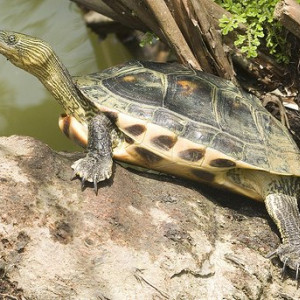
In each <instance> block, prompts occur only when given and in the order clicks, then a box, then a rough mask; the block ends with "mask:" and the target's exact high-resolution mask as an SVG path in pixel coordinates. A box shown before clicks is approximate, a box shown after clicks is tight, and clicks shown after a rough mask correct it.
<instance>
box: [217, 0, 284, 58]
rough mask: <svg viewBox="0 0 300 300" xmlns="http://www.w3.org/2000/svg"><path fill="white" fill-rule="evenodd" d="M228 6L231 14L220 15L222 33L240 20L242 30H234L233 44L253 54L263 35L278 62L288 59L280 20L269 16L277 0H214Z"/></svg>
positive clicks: (235, 25)
mask: <svg viewBox="0 0 300 300" xmlns="http://www.w3.org/2000/svg"><path fill="white" fill-rule="evenodd" d="M215 2H216V3H218V4H219V5H221V6H222V7H223V8H225V9H226V10H228V11H229V12H230V13H231V14H232V16H231V17H228V16H226V15H223V17H222V18H221V19H220V28H221V32H222V34H224V35H226V34H228V33H229V32H231V31H233V30H234V29H236V28H237V27H238V26H239V25H240V24H244V25H245V26H244V27H245V33H239V34H237V38H236V40H235V41H234V44H235V46H236V47H237V48H239V49H240V50H241V52H243V53H246V55H247V57H256V56H257V49H258V47H259V46H260V45H261V42H262V39H264V42H265V45H266V46H267V48H268V49H269V52H270V54H272V55H274V56H275V58H276V59H277V61H278V62H283V63H287V62H288V61H289V53H288V52H289V51H288V50H287V49H288V48H289V47H288V45H287V42H286V39H285V33H284V30H283V28H282V26H281V25H280V23H279V22H278V21H276V20H274V18H273V13H274V8H275V5H276V3H277V2H278V0H258V1H255V0H236V1H235V0H215Z"/></svg>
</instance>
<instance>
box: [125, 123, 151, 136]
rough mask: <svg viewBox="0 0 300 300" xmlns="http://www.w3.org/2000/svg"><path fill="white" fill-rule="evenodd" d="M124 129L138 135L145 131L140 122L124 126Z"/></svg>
mask: <svg viewBox="0 0 300 300" xmlns="http://www.w3.org/2000/svg"><path fill="white" fill-rule="evenodd" d="M124 131H126V132H127V133H129V134H131V135H134V136H139V135H140V134H142V133H144V132H145V131H146V127H145V126H144V125H142V124H135V125H131V126H128V127H126V128H124Z"/></svg>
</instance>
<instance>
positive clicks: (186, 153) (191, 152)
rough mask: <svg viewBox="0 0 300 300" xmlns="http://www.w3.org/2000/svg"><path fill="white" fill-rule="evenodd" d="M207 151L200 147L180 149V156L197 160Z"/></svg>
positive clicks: (187, 159)
mask: <svg viewBox="0 0 300 300" xmlns="http://www.w3.org/2000/svg"><path fill="white" fill-rule="evenodd" d="M204 154H205V151H204V150H200V149H187V150H183V151H180V152H179V153H178V156H179V157H180V158H181V159H183V160H186V161H190V162H196V161H198V160H200V159H201V158H203V157H204Z"/></svg>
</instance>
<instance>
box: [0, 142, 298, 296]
mask: <svg viewBox="0 0 300 300" xmlns="http://www.w3.org/2000/svg"><path fill="white" fill-rule="evenodd" d="M0 152H1V153H0V299H38V300H40V299H41V300H47V299H51V300H53V299H54V300H55V299H71V300H73V299H74V300H75V299H76V300H77V299H80V300H81V299H82V300H86V299H87V300H93V299H112V300H126V299H130V300H134V299H138V300H139V299H143V300H148V299H177V300H179V299H180V300H188V299H299V297H300V291H299V290H298V289H297V284H296V282H295V281H294V280H293V279H292V278H291V276H294V274H288V275H287V276H286V278H285V279H284V280H283V279H282V278H281V275H280V267H281V265H280V263H278V261H277V260H274V261H273V262H271V261H269V260H268V259H266V258H265V257H264V256H265V255H266V254H267V253H268V252H270V251H272V250H273V249H275V247H276V246H277V245H278V243H279V238H278V236H277V232H276V229H275V227H274V226H273V224H272V223H271V221H270V219H269V217H268V215H267V214H266V211H265V209H264V206H263V205H262V204H260V203H255V202H254V201H251V200H249V199H245V198H242V197H240V196H236V195H233V194H230V193H226V192H223V191H222V192H220V191H217V190H215V189H212V188H207V187H204V186H201V187H199V186H198V187H197V186H196V185H194V184H193V183H188V182H184V181H181V180H178V179H173V178H170V177H167V176H158V175H151V176H150V175H149V174H148V175H147V174H146V175H145V174H142V173H138V172H136V171H129V170H126V169H124V168H122V167H120V166H116V168H115V172H114V176H113V178H112V180H110V181H109V182H108V183H103V184H101V186H100V190H99V193H98V196H96V195H95V194H94V192H93V189H92V188H86V189H85V190H84V191H81V188H80V182H79V181H78V180H73V181H70V177H71V175H72V171H71V168H70V165H71V164H72V162H73V161H75V160H76V159H78V156H79V154H67V153H57V152H54V151H53V150H51V149H50V148H49V147H48V146H46V145H45V144H43V143H41V142H39V141H36V140H34V139H32V138H27V137H18V136H12V137H8V138H6V137H3V138H0ZM270 225H271V226H270ZM9 297H11V298H9Z"/></svg>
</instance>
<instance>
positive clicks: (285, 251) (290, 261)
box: [265, 193, 300, 279]
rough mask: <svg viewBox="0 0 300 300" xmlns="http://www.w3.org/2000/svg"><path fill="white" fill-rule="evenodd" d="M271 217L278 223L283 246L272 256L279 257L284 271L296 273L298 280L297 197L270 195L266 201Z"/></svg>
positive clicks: (299, 236) (299, 228)
mask: <svg viewBox="0 0 300 300" xmlns="http://www.w3.org/2000/svg"><path fill="white" fill-rule="evenodd" d="M265 203H266V207H267V210H268V212H269V215H270V216H271V217H272V219H273V220H274V222H275V223H276V225H277V227H278V229H279V231H280V234H281V238H282V244H281V245H280V246H279V247H278V248H277V249H276V250H275V251H274V252H273V253H271V254H270V257H272V256H274V255H278V257H279V259H280V260H281V261H282V262H283V271H284V270H285V268H286V267H287V266H288V267H290V268H291V269H293V270H295V271H296V279H298V278H299V275H300V274H299V271H300V215H299V209H298V204H297V197H296V196H289V195H285V194H280V193H276V194H270V195H268V196H267V197H266V200H265Z"/></svg>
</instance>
